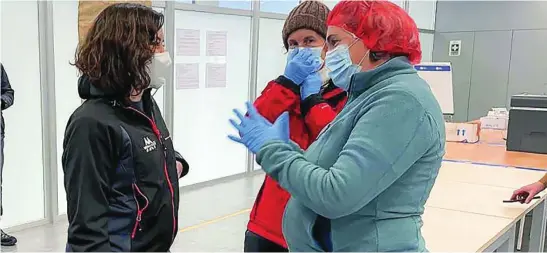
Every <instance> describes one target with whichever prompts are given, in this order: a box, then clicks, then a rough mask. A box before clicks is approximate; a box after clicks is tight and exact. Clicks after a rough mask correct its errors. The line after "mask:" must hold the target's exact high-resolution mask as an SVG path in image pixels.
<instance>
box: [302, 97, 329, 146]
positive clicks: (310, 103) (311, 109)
mask: <svg viewBox="0 0 547 253" xmlns="http://www.w3.org/2000/svg"><path fill="white" fill-rule="evenodd" d="M300 108H301V109H300V111H301V112H302V115H303V116H304V122H305V123H306V126H307V127H308V130H309V132H310V139H311V140H315V138H317V136H318V135H319V133H320V132H321V130H322V129H323V128H324V127H325V126H326V125H328V124H329V123H330V122H332V120H334V118H336V114H337V113H336V111H335V110H334V108H332V107H331V106H330V105H329V104H328V103H327V101H325V100H324V99H323V98H322V97H321V95H319V94H315V95H311V96H309V97H307V98H306V99H304V100H303V101H302V102H301V104H300Z"/></svg>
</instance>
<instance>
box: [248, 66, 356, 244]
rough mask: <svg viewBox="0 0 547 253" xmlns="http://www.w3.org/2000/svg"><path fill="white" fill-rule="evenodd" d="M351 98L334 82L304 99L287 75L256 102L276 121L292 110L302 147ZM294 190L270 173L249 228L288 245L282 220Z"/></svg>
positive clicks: (294, 135)
mask: <svg viewBox="0 0 547 253" xmlns="http://www.w3.org/2000/svg"><path fill="white" fill-rule="evenodd" d="M346 100H347V95H346V92H345V91H344V90H342V89H340V88H338V87H336V86H334V84H333V83H332V82H329V84H328V85H327V86H326V87H325V88H323V90H322V91H321V93H320V94H316V95H311V96H309V97H307V98H306V99H304V100H301V99H300V87H299V86H298V85H296V84H295V83H293V82H292V81H290V80H289V79H287V78H285V77H284V76H280V77H278V78H277V79H276V80H273V81H271V82H270V83H268V85H267V86H266V88H265V89H264V91H262V94H261V95H260V96H259V97H258V98H257V100H256V101H255V103H254V105H255V107H256V108H257V110H258V112H259V113H260V114H261V115H262V116H264V117H265V118H266V119H268V120H269V121H270V122H274V121H275V120H276V119H277V117H279V115H281V113H283V112H285V111H288V112H289V125H290V131H291V132H290V137H291V140H292V141H294V142H295V143H297V144H298V145H299V146H300V147H301V148H302V149H307V148H308V146H309V145H310V144H311V143H312V142H313V141H314V140H315V139H316V138H317V135H319V133H320V132H321V130H322V129H323V127H325V126H326V125H327V124H329V123H330V122H331V121H332V120H333V119H334V118H335V117H336V115H337V114H338V113H339V112H340V111H341V110H342V108H343V107H344V105H345V103H346ZM289 198H290V194H289V193H288V192H287V191H285V190H284V189H282V188H281V187H280V186H279V185H278V184H277V182H276V181H274V180H273V179H272V178H271V177H269V176H266V178H265V180H264V183H263V184H262V187H261V188H260V191H259V192H258V196H257V197H256V200H255V203H254V206H253V210H252V211H251V215H250V220H249V223H248V225H247V229H248V230H249V231H251V232H253V233H255V234H257V235H259V236H261V237H263V238H265V239H268V240H269V241H271V242H274V243H276V244H278V245H281V246H283V247H285V248H287V243H286V242H285V239H284V237H283V232H282V228H281V221H282V219H283V212H284V211H285V206H286V205H287V202H288V201H289Z"/></svg>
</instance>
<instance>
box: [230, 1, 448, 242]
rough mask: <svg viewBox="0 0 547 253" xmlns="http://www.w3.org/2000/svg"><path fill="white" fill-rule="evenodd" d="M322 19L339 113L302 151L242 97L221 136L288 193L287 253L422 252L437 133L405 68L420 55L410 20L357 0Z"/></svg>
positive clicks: (425, 89)
mask: <svg viewBox="0 0 547 253" xmlns="http://www.w3.org/2000/svg"><path fill="white" fill-rule="evenodd" d="M327 23H328V25H329V29H328V33H327V46H328V49H329V51H328V53H327V56H326V59H325V63H326V65H327V67H328V68H329V69H330V70H331V72H330V74H329V76H330V77H331V78H332V80H333V81H334V84H335V85H337V86H339V87H341V88H343V89H345V90H347V91H348V94H349V99H348V102H347V104H346V106H345V107H344V109H343V110H342V111H341V112H340V114H339V115H338V116H337V117H336V118H335V119H334V121H333V122H332V123H331V124H330V125H328V126H326V127H325V128H324V129H323V131H322V133H321V134H320V135H319V137H318V138H317V140H316V141H315V142H314V143H313V144H312V145H311V146H310V147H309V149H308V150H306V151H303V150H301V149H300V148H299V147H298V146H297V145H294V144H293V143H291V142H290V140H289V138H288V132H289V131H288V121H287V114H286V113H285V114H283V115H281V116H280V117H279V118H278V119H277V120H276V122H275V123H274V124H270V123H268V122H267V121H265V120H264V118H263V117H262V116H261V115H260V114H258V113H257V112H256V109H255V108H253V107H252V105H251V104H250V103H247V106H248V110H249V111H248V116H243V115H242V113H240V112H239V111H237V110H235V113H236V115H237V116H238V117H239V119H240V121H241V122H236V121H234V120H231V122H232V124H233V125H234V127H235V128H236V129H237V130H238V132H239V136H238V137H236V136H230V138H231V139H232V140H234V141H237V142H240V143H242V144H244V145H245V146H246V147H247V148H248V149H249V150H251V151H252V152H253V153H255V154H257V162H258V163H259V164H260V165H261V166H262V168H263V170H264V171H265V172H266V173H267V174H268V175H270V176H271V177H273V178H274V179H275V180H276V181H278V182H279V184H280V185H281V187H283V188H284V189H286V190H287V191H288V192H290V194H291V196H292V197H291V200H290V201H289V203H288V204H287V207H286V210H285V214H284V217H283V233H284V235H285V239H286V240H287V243H288V246H289V250H290V251H308V252H310V251H327V252H328V251H346V252H349V251H360V252H378V251H380V252H386V251H398V252H403V251H406V252H409V251H412V252H417V251H427V249H426V246H425V242H424V239H423V238H422V235H421V227H422V219H421V215H422V213H423V211H424V205H425V202H426V200H427V198H428V196H429V193H430V191H431V188H432V187H433V184H434V182H435V178H436V177H437V173H438V170H439V168H440V166H441V160H442V157H443V155H444V149H445V130H444V120H443V115H442V112H441V109H440V107H439V104H438V102H437V100H436V99H435V97H434V96H433V94H432V92H431V89H430V88H429V85H428V84H427V83H426V82H425V81H424V80H422V79H421V78H420V77H419V76H418V75H417V73H416V71H415V70H414V68H413V66H412V64H414V63H418V62H419V61H420V58H421V50H420V42H419V39H418V29H417V28H416V24H415V23H414V21H413V20H412V19H411V18H410V17H409V16H408V14H407V13H406V12H405V11H404V10H402V9H401V8H400V7H398V6H397V5H395V4H393V3H390V2H387V1H363V0H351V1H342V2H340V3H338V4H337V5H336V6H335V7H334V9H333V10H332V12H331V13H330V15H329V19H328V22H327ZM301 64H308V65H309V64H314V63H313V62H306V61H303V62H302V63H301Z"/></svg>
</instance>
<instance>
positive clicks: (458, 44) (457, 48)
mask: <svg viewBox="0 0 547 253" xmlns="http://www.w3.org/2000/svg"><path fill="white" fill-rule="evenodd" d="M461 51H462V41H461V40H451V41H450V44H449V45H448V56H460V53H461Z"/></svg>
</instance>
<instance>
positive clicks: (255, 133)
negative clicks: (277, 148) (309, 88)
mask: <svg viewBox="0 0 547 253" xmlns="http://www.w3.org/2000/svg"><path fill="white" fill-rule="evenodd" d="M246 105H247V110H248V116H247V117H245V116H243V114H241V112H240V111H239V110H237V109H234V113H235V114H236V116H237V117H238V118H239V120H240V121H241V122H240V123H239V124H238V123H237V122H236V121H235V120H233V119H230V123H231V124H232V126H234V128H235V129H237V131H239V136H240V137H236V136H233V135H229V136H228V138H230V139H231V140H232V141H235V142H239V143H241V144H243V145H244V146H245V147H247V148H248V149H249V150H250V151H251V152H252V153H253V154H256V153H258V151H260V149H261V148H262V146H264V144H266V143H267V142H269V141H273V140H281V141H284V142H287V143H288V142H289V113H288V112H284V113H282V114H281V116H279V118H277V120H276V121H275V122H274V123H273V124H271V123H269V122H268V121H267V120H266V119H265V118H264V117H262V115H260V114H259V113H258V111H257V110H256V108H255V107H254V106H253V105H252V104H251V103H249V102H247V103H246Z"/></svg>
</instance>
